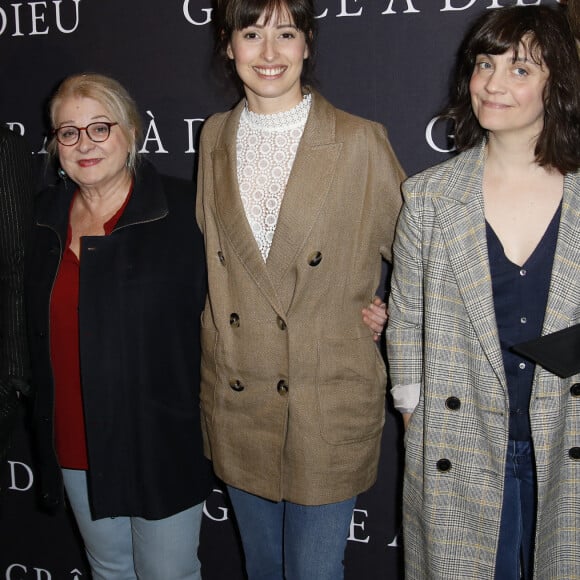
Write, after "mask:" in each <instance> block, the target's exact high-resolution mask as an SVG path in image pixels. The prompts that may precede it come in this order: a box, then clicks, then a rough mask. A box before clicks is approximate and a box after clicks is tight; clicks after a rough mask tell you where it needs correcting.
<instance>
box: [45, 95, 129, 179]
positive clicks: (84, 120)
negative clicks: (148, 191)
mask: <svg viewBox="0 0 580 580" xmlns="http://www.w3.org/2000/svg"><path fill="white" fill-rule="evenodd" d="M54 119H55V129H58V128H59V127H64V126H66V125H73V126H75V127H86V126H87V125H89V124H90V123H95V122H98V121H106V122H111V123H114V122H116V121H117V119H113V118H111V114H110V113H109V112H108V111H107V109H106V108H105V107H104V106H103V105H102V104H101V103H100V102H99V101H97V100H95V99H91V98H89V97H67V98H64V99H63V100H62V101H61V102H60V103H59V104H58V107H57V109H56V110H55V115H54ZM129 149H130V144H129V141H128V140H127V138H126V137H125V135H124V133H123V131H122V130H121V128H120V127H119V125H115V126H113V127H111V132H110V135H109V138H108V139H107V140H106V141H103V142H101V143H95V142H93V141H91V140H90V139H89V137H88V135H87V133H86V131H81V133H80V138H79V140H78V143H76V145H72V146H66V145H61V144H60V143H59V144H58V157H59V161H60V164H61V167H62V168H63V169H64V170H65V171H66V173H67V175H68V176H69V177H70V178H71V179H72V180H73V181H74V182H75V183H77V184H78V185H79V186H80V187H81V189H88V188H106V187H108V186H110V185H112V184H114V183H116V182H117V181H122V180H124V179H126V178H127V176H128V175H129V171H128V169H127V156H128V153H129Z"/></svg>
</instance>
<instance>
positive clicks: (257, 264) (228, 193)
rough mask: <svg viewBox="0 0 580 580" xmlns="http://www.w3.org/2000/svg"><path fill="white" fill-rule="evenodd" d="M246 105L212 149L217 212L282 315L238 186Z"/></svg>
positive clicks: (231, 116) (235, 246)
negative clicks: (240, 131)
mask: <svg viewBox="0 0 580 580" xmlns="http://www.w3.org/2000/svg"><path fill="white" fill-rule="evenodd" d="M244 106H245V103H244V101H242V102H240V103H239V104H238V105H237V106H236V107H235V108H234V109H233V110H232V112H231V113H230V114H229V115H228V118H227V119H226V121H225V123H224V127H223V129H222V132H221V133H220V135H219V137H218V139H217V140H216V145H215V148H214V149H213V151H212V160H213V164H212V165H213V171H214V175H213V182H214V184H216V186H215V194H214V195H215V204H216V215H217V219H218V221H219V222H220V224H221V227H222V229H223V231H224V233H225V235H226V237H227V238H228V240H229V241H230V243H231V245H232V248H233V251H234V252H235V253H236V255H237V256H238V258H239V260H240V263H241V264H242V265H243V267H244V268H245V269H246V271H247V272H248V274H249V275H250V276H251V277H252V279H253V280H254V283H255V284H256V286H257V287H258V288H259V289H260V291H261V292H262V293H263V294H264V296H265V297H266V298H267V299H268V300H269V301H270V303H271V304H272V306H273V307H274V309H275V310H276V311H277V312H278V314H280V315H282V314H283V310H282V308H281V306H280V301H279V300H278V297H277V295H276V292H275V290H274V287H273V286H272V283H271V281H270V277H269V275H268V271H267V269H266V264H265V263H264V259H263V258H262V254H261V253H260V250H259V248H258V244H257V243H256V239H255V238H254V233H253V232H252V229H251V228H250V224H249V223H248V220H247V218H246V212H245V210H244V206H243V203H242V198H241V196H240V192H239V188H238V178H237V157H236V138H237V131H238V125H239V121H240V115H241V113H242V110H243V108H244Z"/></svg>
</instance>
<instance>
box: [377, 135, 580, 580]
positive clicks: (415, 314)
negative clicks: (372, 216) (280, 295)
mask: <svg viewBox="0 0 580 580" xmlns="http://www.w3.org/2000/svg"><path fill="white" fill-rule="evenodd" d="M484 158H485V150H484V147H483V146H480V147H476V148H474V149H471V150H469V151H466V152H465V153H462V154H461V155H458V156H457V157H455V158H453V159H451V160H450V161H447V162H445V163H443V164H441V165H438V166H436V167H433V168H431V169H428V170H427V171H424V172H423V173H421V174H419V175H417V176H415V177H413V178H411V179H409V180H408V181H407V182H406V183H405V185H404V187H403V191H404V196H405V206H404V208H403V211H402V212H401V218H400V223H399V225H398V228H397V238H396V241H395V247H394V270H393V278H392V286H391V303H390V319H389V326H388V329H387V349H388V355H389V369H390V373H391V379H392V381H393V384H397V385H410V384H417V383H420V384H421V386H422V388H421V396H420V400H419V404H418V406H417V408H416V409H415V412H414V413H413V417H412V419H411V422H410V424H409V428H408V431H407V434H406V468H405V483H404V509H403V516H404V518H403V519H404V521H403V529H404V545H405V567H406V578H407V579H408V580H427V579H429V580H450V579H453V580H456V579H460V578H461V579H462V580H463V579H465V580H470V579H471V580H493V578H494V565H495V554H496V546H497V541H498V536H499V525H500V519H501V508H502V499H503V482H504V468H505V456H506V450H507V441H508V427H509V401H508V393H507V384H506V378H505V372H504V367H503V359H502V354H501V349H500V343H499V338H498V332H497V325H496V321H495V310H494V304H493V293H492V287H491V275H490V271H489V262H488V254H487V242H486V233H485V216H484V207H483V195H482V175H483V167H484ZM579 177H580V176H579V174H578V173H575V174H570V175H567V176H566V178H565V180H564V195H563V200H562V213H561V218H560V226H559V233H558V241H557V246H556V253H555V256H554V264H553V268H552V276H551V285H550V291H549V295H548V303H547V307H546V314H545V319H544V328H543V332H542V333H543V334H549V333H551V332H555V331H557V330H560V329H562V328H567V327H568V326H572V325H573V324H577V323H579V322H580V235H579V232H580V179H579ZM579 356H580V354H579ZM530 422H531V429H532V438H533V442H534V450H535V460H536V466H537V482H538V508H537V525H536V556H535V568H536V569H535V573H534V578H537V579H538V580H556V579H572V578H576V579H578V578H580V554H579V552H578V546H579V544H580V375H575V376H572V377H570V378H568V379H561V378H559V377H557V376H556V375H554V374H552V373H550V372H549V371H547V370H545V369H543V368H541V367H540V366H537V367H536V372H535V377H534V383H533V388H532V397H531V402H530Z"/></svg>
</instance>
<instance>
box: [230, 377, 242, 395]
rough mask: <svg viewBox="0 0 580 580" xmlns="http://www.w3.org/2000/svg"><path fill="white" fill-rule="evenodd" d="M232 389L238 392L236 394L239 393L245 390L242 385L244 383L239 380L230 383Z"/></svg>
mask: <svg viewBox="0 0 580 580" xmlns="http://www.w3.org/2000/svg"><path fill="white" fill-rule="evenodd" d="M230 388H231V389H232V390H233V391H236V393H239V392H241V391H243V390H244V389H245V387H244V385H242V383H241V382H240V381H239V380H238V379H235V380H231V381H230Z"/></svg>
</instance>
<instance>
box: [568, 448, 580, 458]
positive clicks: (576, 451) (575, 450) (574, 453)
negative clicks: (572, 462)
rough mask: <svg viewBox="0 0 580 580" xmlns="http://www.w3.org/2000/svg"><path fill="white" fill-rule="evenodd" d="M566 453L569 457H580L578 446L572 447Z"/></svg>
mask: <svg viewBox="0 0 580 580" xmlns="http://www.w3.org/2000/svg"><path fill="white" fill-rule="evenodd" d="M568 455H569V456H570V458H571V459H580V447H572V448H571V449H570V451H568Z"/></svg>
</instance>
